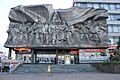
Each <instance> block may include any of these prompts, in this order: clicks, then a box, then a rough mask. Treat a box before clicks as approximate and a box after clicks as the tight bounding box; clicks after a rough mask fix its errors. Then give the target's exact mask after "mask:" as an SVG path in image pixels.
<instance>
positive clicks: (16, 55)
mask: <svg viewBox="0 0 120 80" xmlns="http://www.w3.org/2000/svg"><path fill="white" fill-rule="evenodd" d="M17 52H18V51H15V60H18V53H17Z"/></svg>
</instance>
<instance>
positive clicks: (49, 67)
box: [47, 65, 52, 76]
mask: <svg viewBox="0 0 120 80" xmlns="http://www.w3.org/2000/svg"><path fill="white" fill-rule="evenodd" d="M47 72H48V76H52V75H51V65H48V70H47Z"/></svg>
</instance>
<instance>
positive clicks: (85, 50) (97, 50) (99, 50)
mask: <svg viewBox="0 0 120 80" xmlns="http://www.w3.org/2000/svg"><path fill="white" fill-rule="evenodd" d="M80 52H105V49H83V50H80Z"/></svg>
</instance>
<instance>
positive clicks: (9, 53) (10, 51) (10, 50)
mask: <svg viewBox="0 0 120 80" xmlns="http://www.w3.org/2000/svg"><path fill="white" fill-rule="evenodd" d="M11 55H12V49H11V48H9V52H8V59H11Z"/></svg>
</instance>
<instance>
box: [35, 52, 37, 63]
mask: <svg viewBox="0 0 120 80" xmlns="http://www.w3.org/2000/svg"><path fill="white" fill-rule="evenodd" d="M36 59H37V54H35V63H36Z"/></svg>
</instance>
